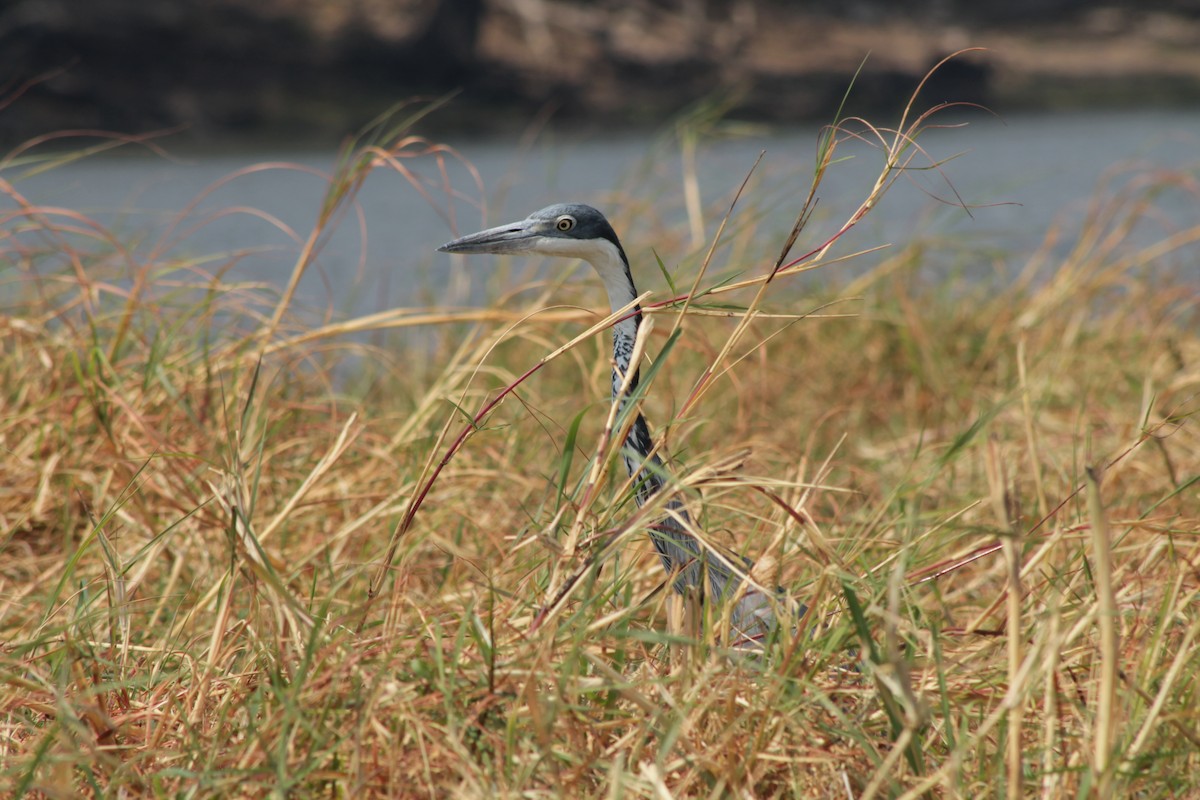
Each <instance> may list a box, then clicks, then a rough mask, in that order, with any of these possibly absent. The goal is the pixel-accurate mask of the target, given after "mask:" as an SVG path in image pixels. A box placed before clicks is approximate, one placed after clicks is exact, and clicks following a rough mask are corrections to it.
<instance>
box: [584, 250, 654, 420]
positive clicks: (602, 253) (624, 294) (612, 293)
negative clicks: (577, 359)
mask: <svg viewBox="0 0 1200 800" xmlns="http://www.w3.org/2000/svg"><path fill="white" fill-rule="evenodd" d="M603 244H604V245H605V246H603V247H598V248H597V249H596V251H595V252H593V253H590V254H589V256H590V257H589V258H588V261H590V262H591V264H592V267H594V268H595V270H596V272H597V273H598V274H599V275H600V279H601V280H602V281H604V288H605V289H606V290H607V291H608V303H609V306H610V307H611V308H612V310H613V311H614V312H616V311H620V310H621V309H624V308H628V306H629V304H630V303H632V302H633V301H634V300H635V299H636V298H637V288H636V287H635V286H634V285H633V276H632V275H631V274H630V272H629V262H628V261H626V260H625V254H624V253H623V252H622V251H621V249H620V248H618V247H616V246H615V245H613V244H612V243H611V242H608V241H604V243H603ZM641 322H642V310H641V308H639V307H638V306H636V305H635V306H633V309H632V312H631V313H629V314H628V316H627V317H626V318H625V319H622V320H620V321H619V322H617V323H616V324H615V325H613V329H612V339H613V365H614V367H615V369H614V372H613V384H612V391H613V397H614V398H615V397H617V396H618V395H619V394H620V392H621V386H622V383H623V382H624V376H625V375H626V374H627V373H628V372H629V370H630V368H632V369H633V370H634V374H633V378H631V379H630V381H629V387H628V388H629V390H630V391H632V390H633V389H634V388H635V387H636V386H637V365H636V364H633V363H632V361H633V345H634V342H636V341H637V333H638V326H639V325H641Z"/></svg>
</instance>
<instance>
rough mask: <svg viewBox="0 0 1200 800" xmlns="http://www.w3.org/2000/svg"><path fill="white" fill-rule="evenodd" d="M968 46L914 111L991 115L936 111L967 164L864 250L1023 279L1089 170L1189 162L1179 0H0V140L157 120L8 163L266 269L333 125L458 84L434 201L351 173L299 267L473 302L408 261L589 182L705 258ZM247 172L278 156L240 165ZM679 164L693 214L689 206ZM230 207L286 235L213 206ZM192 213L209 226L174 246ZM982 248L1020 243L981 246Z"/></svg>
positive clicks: (139, 226) (953, 152) (921, 195)
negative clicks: (846, 118) (147, 137)
mask: <svg viewBox="0 0 1200 800" xmlns="http://www.w3.org/2000/svg"><path fill="white" fill-rule="evenodd" d="M971 47H978V48H986V50H983V51H979V52H972V53H969V54H966V55H963V56H960V57H958V58H956V59H954V60H952V61H951V62H949V63H948V64H946V65H945V66H943V67H942V68H941V69H940V70H938V71H937V72H936V73H935V74H934V75H933V77H932V78H931V79H930V81H929V83H928V84H927V85H926V87H925V88H924V90H923V91H922V93H921V96H920V102H919V104H918V108H919V109H925V108H928V107H930V106H933V105H935V104H937V103H941V102H962V103H973V104H980V105H981V106H985V107H986V108H987V109H988V111H987V112H985V111H980V110H974V109H970V108H967V107H961V108H959V109H956V110H955V111H954V112H953V113H952V114H950V115H947V116H944V117H941V118H939V121H941V122H947V123H959V122H966V123H968V127H967V128H965V129H964V128H948V129H945V130H936V131H930V132H929V133H928V137H929V138H928V139H927V140H925V144H927V145H929V146H930V148H931V149H930V156H929V159H927V160H926V164H928V163H932V162H933V161H939V162H940V161H941V160H943V159H947V158H950V157H953V156H959V155H960V154H962V155H961V157H958V158H955V159H954V160H953V161H951V162H949V163H948V164H947V166H946V168H945V170H944V173H936V174H933V175H932V176H929V177H926V178H921V179H914V180H913V181H912V183H914V184H916V185H915V186H913V187H909V186H902V187H898V192H897V193H900V194H901V197H900V198H891V197H889V199H888V200H887V201H886V202H885V203H884V204H883V207H882V209H881V211H880V212H879V213H874V214H872V216H871V219H870V220H869V225H870V226H873V227H869V228H868V229H867V233H865V234H863V235H862V236H863V238H862V239H860V240H859V242H858V244H859V245H861V246H863V247H867V246H873V245H875V244H880V243H887V242H895V241H898V240H905V239H908V238H911V235H912V233H913V232H914V231H921V232H922V233H925V234H932V235H935V236H947V237H948V239H949V240H950V241H951V244H950V245H948V246H946V247H942V248H939V252H940V253H941V254H942V255H941V256H940V258H941V264H940V266H941V267H942V268H944V269H955V268H965V269H972V270H976V271H996V270H1001V271H1002V270H1004V269H1013V270H1015V269H1018V268H1019V267H1020V264H1019V263H1017V262H1018V261H1019V260H1020V259H1022V258H1024V257H1026V256H1027V254H1028V252H1029V251H1030V249H1032V248H1034V247H1036V246H1037V245H1038V243H1039V242H1041V241H1042V240H1043V238H1044V237H1045V236H1046V234H1047V231H1048V230H1050V229H1051V224H1052V222H1054V221H1055V220H1060V219H1061V217H1060V215H1061V214H1064V213H1065V214H1066V215H1067V216H1068V218H1069V217H1070V215H1071V214H1072V213H1073V214H1075V216H1076V217H1078V216H1079V215H1082V214H1083V213H1084V209H1085V207H1086V203H1087V198H1089V197H1091V196H1092V195H1093V192H1094V191H1095V189H1096V186H1097V183H1098V182H1099V181H1101V180H1102V178H1103V176H1104V175H1105V174H1106V173H1112V172H1113V171H1114V170H1116V171H1119V170H1120V169H1122V168H1123V166H1124V165H1136V168H1137V169H1139V170H1146V169H1150V170H1153V169H1176V168H1187V167H1194V166H1195V164H1196V155H1195V154H1196V153H1197V152H1200V146H1198V135H1200V134H1198V132H1200V112H1198V111H1197V109H1200V0H1174V1H1171V0H1113V1H1112V2H1095V1H1094V0H995V1H994V2H983V1H982V0H970V1H968V0H914V1H913V2H906V3H895V2H889V0H838V2H833V1H832V0H819V1H814V2H807V3H800V2H780V1H773V0H633V1H632V2H582V1H580V2H573V1H572V0H258V2H253V3H251V2H236V1H235V0H155V2H145V0H23V1H22V0H15V1H14V0H8V2H5V3H3V4H0V87H2V91H0V103H2V106H0V150H2V151H3V152H9V153H19V154H20V155H21V157H22V158H26V159H27V158H28V156H29V153H30V152H34V151H36V152H44V151H45V149H46V148H47V147H49V148H51V149H53V148H60V149H61V148H78V147H86V146H87V144H88V143H89V142H90V141H91V140H90V139H89V138H88V136H87V135H82V136H75V135H71V136H62V135H61V132H66V131H77V132H79V131H82V132H95V131H109V132H116V133H119V134H126V135H142V134H149V133H155V134H156V137H155V138H154V140H153V141H154V142H155V143H156V145H157V146H159V147H161V148H162V150H161V151H153V150H148V149H144V148H141V147H136V146H135V147H122V148H120V149H119V151H118V152H117V153H116V154H115V155H109V156H106V157H104V158H90V159H86V160H80V161H74V160H72V161H71V162H69V163H59V164H56V165H55V168H54V169H53V170H49V171H47V170H46V169H44V168H41V167H39V168H20V169H18V168H17V166H16V165H17V164H18V161H14V160H12V159H11V158H10V159H9V160H8V161H6V162H5V164H4V173H3V176H4V178H5V179H6V180H8V181H10V182H12V183H13V184H14V185H15V186H17V188H18V189H19V191H21V192H23V193H25V196H26V197H27V198H29V200H30V201H31V202H35V203H42V204H49V205H62V206H66V207H70V208H75V209H79V210H81V211H83V212H85V213H88V214H91V215H93V217H94V218H95V219H97V220H99V221H100V222H101V223H102V224H104V225H106V226H109V227H111V228H114V229H115V230H117V231H118V233H121V234H125V235H127V236H128V237H131V238H134V239H136V240H138V241H141V242H146V241H150V242H154V243H155V247H156V248H158V249H157V250H156V251H155V253H156V255H158V256H161V254H162V253H163V252H167V251H170V250H172V249H173V248H182V249H183V251H185V252H187V253H192V254H194V253H197V252H204V253H210V252H212V251H213V250H214V249H220V250H222V251H224V252H227V253H236V254H237V261H238V266H237V269H238V270H239V271H241V272H242V273H245V274H252V275H254V276H255V277H258V278H262V279H265V280H267V281H268V282H275V281H278V280H281V279H282V278H283V276H286V275H287V273H288V270H289V269H290V267H291V265H292V264H293V263H294V255H295V250H296V248H297V247H298V243H297V239H298V238H299V239H300V240H302V238H303V236H302V233H303V231H304V230H306V229H307V228H308V227H311V225H312V222H313V219H314V217H315V214H316V212H317V210H318V209H319V208H320V205H321V202H322V196H323V192H324V190H325V186H326V183H325V179H324V177H322V174H323V173H328V172H329V171H330V170H331V169H332V167H333V165H334V163H335V161H336V150H337V146H338V144H339V143H340V142H344V141H346V140H347V139H348V138H349V137H351V136H353V135H354V134H356V133H357V132H359V131H361V130H362V129H363V127H364V126H365V125H367V124H368V123H369V122H370V121H371V120H372V119H374V118H376V117H377V115H379V114H380V113H382V112H384V111H385V110H386V109H388V108H390V107H393V106H395V105H396V104H397V103H401V102H405V101H410V100H411V99H412V98H414V97H425V98H438V97H445V96H447V95H448V94H451V93H453V97H451V98H450V99H449V100H448V101H447V102H446V103H445V104H444V105H441V106H439V107H438V108H437V109H436V110H435V111H434V112H433V113H431V114H429V115H428V116H426V117H424V118H422V119H421V120H420V122H419V123H418V124H417V126H416V127H415V128H414V129H413V130H414V132H416V133H420V134H422V135H424V136H426V137H429V138H430V139H431V140H434V141H438V142H444V143H446V144H448V145H451V146H452V147H453V148H454V152H453V154H451V155H449V156H447V154H446V153H442V154H440V156H433V155H426V156H418V155H414V156H413V157H412V158H410V159H408V160H406V161H405V164H406V166H407V167H408V169H410V170H411V171H412V177H414V178H415V181H416V184H419V185H421V186H423V187H425V188H426V189H431V188H432V189H434V190H435V191H432V192H431V193H430V194H422V193H421V192H417V191H413V186H414V184H413V183H410V182H409V181H408V180H407V179H400V178H399V177H398V176H397V175H396V174H395V173H394V172H392V173H391V174H390V175H389V176H385V177H383V178H375V177H373V178H372V179H371V181H369V182H368V184H367V186H366V187H365V188H364V193H363V195H362V198H361V199H362V214H363V216H362V219H361V223H360V224H354V225H351V226H349V230H346V231H340V232H339V233H338V235H337V237H334V239H333V240H331V241H330V242H329V243H328V245H327V246H326V248H325V249H324V250H323V251H322V254H321V259H320V261H319V263H318V264H317V265H316V269H314V270H312V271H311V274H310V275H306V277H305V280H306V281H307V282H309V283H308V284H306V287H307V290H308V291H310V294H309V296H310V297H312V298H318V297H319V298H322V299H321V301H320V302H332V303H333V305H336V306H339V307H342V308H353V309H354V310H359V311H361V310H368V308H369V307H385V306H389V305H394V304H398V303H411V302H415V301H418V300H421V299H427V300H429V301H431V302H432V301H434V300H438V301H443V302H447V301H451V300H460V301H464V302H465V301H467V300H470V299H471V296H470V291H469V290H467V289H463V290H461V291H457V290H454V291H451V290H450V289H448V288H447V285H448V284H447V278H446V275H447V274H448V273H446V271H445V270H444V269H443V268H438V269H437V270H434V271H433V272H432V273H431V272H430V269H429V268H430V267H431V266H432V265H433V264H434V258H435V257H434V256H433V248H435V247H436V246H437V245H438V244H440V243H441V242H443V241H445V240H447V239H449V238H451V236H452V235H455V234H456V233H459V232H465V231H466V230H470V229H474V228H476V227H478V226H480V225H483V224H492V223H496V222H500V221H503V220H504V219H505V218H508V217H513V216H524V215H525V214H526V213H528V212H529V211H531V210H533V209H536V208H540V207H542V206H544V205H548V204H549V203H552V202H561V201H585V202H590V203H592V204H595V205H599V206H601V207H603V208H605V210H610V209H612V208H613V207H616V206H620V207H622V208H627V209H628V212H627V213H626V214H624V215H623V218H621V219H619V221H620V222H621V223H622V226H623V227H622V228H621V229H622V231H623V232H625V231H628V232H629V235H630V236H631V237H632V238H633V242H632V244H631V245H630V243H628V242H627V249H631V250H632V251H634V252H632V253H631V257H633V258H634V259H635V260H637V259H643V260H645V259H650V258H652V257H653V256H652V254H651V252H650V249H649V248H650V245H651V244H654V245H655V246H656V247H657V248H658V250H659V252H667V253H670V254H672V255H674V256H676V257H677V258H678V257H682V254H686V253H689V252H695V251H697V250H699V249H701V248H702V245H703V239H704V237H705V236H707V235H708V234H710V233H711V232H712V229H713V228H715V222H716V221H717V220H719V217H720V215H721V214H722V213H723V211H724V209H725V208H726V207H727V206H728V202H729V199H730V197H731V194H732V191H733V190H734V189H736V187H737V185H738V184H739V183H740V181H741V179H742V178H743V177H744V176H745V175H746V173H747V171H749V169H750V167H751V166H752V165H753V163H754V161H755V158H756V157H757V155H758V154H759V153H760V152H762V151H764V150H765V151H766V156H765V158H764V163H763V165H762V166H761V167H760V169H759V170H758V175H759V177H758V178H757V179H756V180H758V181H760V182H761V185H759V184H756V185H755V194H754V197H755V198H756V199H757V201H758V202H757V203H755V204H752V205H753V207H754V209H755V211H754V213H756V214H758V215H759V218H760V219H761V220H762V221H763V223H764V225H765V226H766V227H765V228H764V230H765V231H769V232H773V233H778V235H779V237H783V236H785V235H786V231H787V229H788V227H789V226H790V224H791V222H792V220H793V219H794V215H795V213H796V211H797V209H798V207H799V204H800V203H801V201H802V200H803V197H804V195H805V193H806V192H807V189H808V182H809V180H810V179H811V175H812V172H813V163H814V156H815V151H816V143H817V141H818V136H819V130H820V126H821V124H823V123H828V122H830V121H832V120H833V119H834V118H835V116H836V115H837V114H838V111H839V108H842V114H843V115H862V116H864V117H867V118H869V119H870V120H871V121H872V122H873V123H875V124H878V125H881V126H887V125H893V126H894V125H895V124H896V123H897V121H898V119H899V113H900V111H901V109H902V108H903V106H904V104H905V103H906V102H907V101H908V99H909V97H910V96H911V94H912V92H913V91H914V89H915V88H916V86H917V84H918V82H919V81H920V80H921V78H922V76H923V75H925V74H926V73H927V71H928V70H929V69H930V68H931V67H932V66H933V65H934V64H936V63H937V62H938V61H939V60H941V59H942V58H944V57H945V56H946V55H948V54H950V53H952V52H955V51H957V50H960V49H963V48H971ZM852 82H853V88H852V90H851V91H850V92H849V95H848V96H847V90H848V88H849V87H850V86H851V83H852ZM844 99H845V105H844V107H843V106H842V103H843V100H844ZM416 107H418V106H416V105H410V106H409V107H408V108H409V109H413V108H416ZM403 113H407V112H403ZM56 133H57V134H58V135H55V134H56ZM50 135H54V137H53V138H52V140H51V141H50V142H49V144H48V145H41V144H39V145H38V146H37V147H36V148H34V151H30V150H28V149H27V146H28V145H29V143H31V142H36V141H40V138H39V137H46V136H50ZM81 142H82V143H83V144H81ZM164 154H165V155H164ZM861 155H862V156H863V158H862V159H858V160H859V161H861V163H859V164H854V163H849V164H847V165H840V164H839V165H838V167H837V168H836V169H835V170H832V171H831V173H830V178H829V182H828V183H827V184H826V185H825V189H824V191H823V194H822V201H821V205H820V210H819V212H820V213H819V215H818V217H817V218H816V219H815V222H817V223H821V222H822V220H823V219H828V220H830V221H831V224H833V223H832V220H833V219H835V218H838V217H839V215H844V214H847V213H850V212H852V211H853V209H854V207H855V206H856V204H857V202H858V201H859V200H861V198H862V197H863V196H864V194H865V191H866V189H867V188H869V183H870V181H871V180H872V179H873V177H874V175H875V173H876V172H877V170H878V166H879V163H878V162H879V156H878V151H870V150H869V148H866V147H865V145H864V151H863V152H862V153H861ZM262 162H272V163H286V164H287V165H288V166H286V167H280V168H273V169H265V170H264V169H260V168H257V167H256V168H253V169H251V165H254V164H260V163H262ZM464 162H465V163H464ZM467 164H469V165H470V166H467ZM234 174H236V175H237V177H236V178H235V179H234V180H231V181H228V182H221V183H217V182H219V181H221V180H222V179H223V178H225V177H226V176H230V175H234ZM689 176H690V177H689ZM689 180H691V181H693V182H694V185H695V186H696V187H698V195H699V197H700V198H701V199H702V201H703V202H702V208H703V221H702V222H699V223H698V222H697V220H696V219H695V217H696V214H695V208H693V209H691V210H690V212H689V210H688V209H686V208H685V207H684V192H683V190H682V186H683V185H684V182H685V181H689ZM864 182H865V184H866V185H860V184H863V183H864ZM905 183H908V182H907V181H906V182H905ZM905 191H907V192H908V194H907V195H904V194H903V193H904V192H905ZM202 193H203V194H202ZM631 198H636V199H637V200H638V201H639V202H638V203H636V204H634V205H632V206H631V205H629V204H628V201H629V200H630V199H631ZM10 201H11V198H9V197H6V198H4V199H3V202H4V203H5V204H8V203H10ZM621 204H625V205H621ZM956 204H957V205H956ZM963 204H965V205H968V206H970V207H971V209H972V210H971V212H970V213H968V212H967V211H966V210H965V209H964V208H962V207H961V206H962V205H963ZM231 206H245V207H253V208H255V209H258V210H261V211H264V212H266V213H267V214H269V215H271V218H272V219H274V220H277V221H278V222H279V224H267V223H264V221H263V219H262V218H261V217H255V216H253V215H238V214H221V213H218V210H219V209H227V208H229V207H231ZM185 210H186V213H188V214H197V213H199V214H200V215H203V214H204V213H205V211H206V210H208V211H209V212H210V215H209V216H208V217H203V216H201V218H202V219H203V220H204V224H201V225H193V226H186V230H187V234H188V235H187V236H182V234H181V233H180V230H179V229H180V226H179V224H178V221H179V219H180V215H181V214H183V213H184V212H185ZM1185 210H1186V211H1187V213H1191V211H1192V208H1191V204H1190V203H1189V204H1188V205H1187V207H1186V209H1185ZM689 217H690V218H689ZM685 218H686V219H685ZM1178 222H1179V224H1185V223H1186V222H1187V220H1180V221H1178ZM172 225H174V228H172ZM168 229H171V234H172V236H173V238H170V239H165V240H164V239H163V238H162V237H163V236H164V235H165V233H164V232H165V231H167V230H168ZM296 232H300V233H299V234H297V233H296ZM819 232H820V231H819V230H817V231H816V232H814V235H819ZM967 233H970V234H971V236H972V239H971V240H970V242H969V243H967V240H966V239H964V238H963V237H964V236H965V235H966V234H967ZM764 240H765V243H764V247H767V243H768V242H767V240H768V237H764ZM642 241H645V242H646V243H645V245H642V244H640V243H641V242H642ZM993 244H994V245H995V246H996V247H999V248H1003V249H1004V250H1005V251H1006V252H1008V253H1018V254H1021V255H1016V256H1010V257H1009V258H1008V259H1005V258H1001V257H998V256H995V255H988V256H986V257H983V256H981V252H983V251H984V250H985V249H986V248H987V247H989V246H991V245H993ZM1063 246H1066V245H1063ZM776 247H777V240H775V239H769V247H767V249H771V248H776ZM751 255H752V257H757V255H758V254H751ZM936 260H937V259H934V258H932V257H931V258H930V259H929V261H930V263H931V265H933V266H938V265H937V264H935V263H934V262H935V261H936ZM443 261H444V259H443ZM397 267H400V270H399V271H398V270H397ZM397 274H400V275H402V276H403V278H404V279H403V280H396V279H395V276H396V275H397ZM430 274H432V275H433V276H434V278H433V279H432V280H424V279H422V278H421V276H429V275H430ZM347 275H352V276H353V278H354V279H353V280H348V279H347ZM653 278H654V276H650V277H649V280H650V281H653ZM451 283H453V281H451ZM422 289H425V290H428V291H426V293H425V294H423V295H422V294H421V293H420V290H422ZM364 303H365V304H366V305H365V306H364V305H363V304H364Z"/></svg>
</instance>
